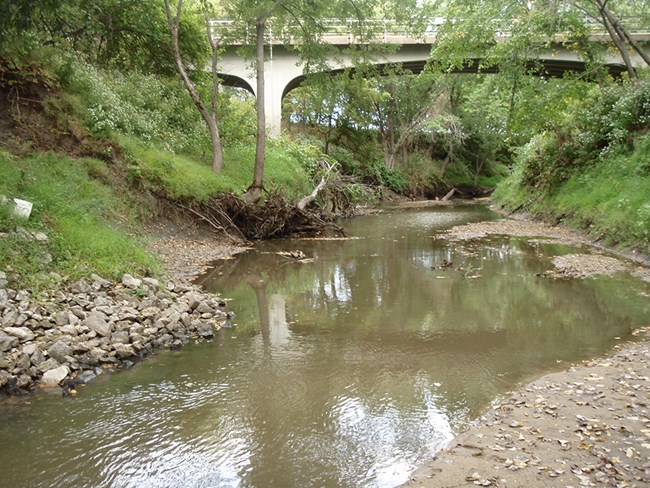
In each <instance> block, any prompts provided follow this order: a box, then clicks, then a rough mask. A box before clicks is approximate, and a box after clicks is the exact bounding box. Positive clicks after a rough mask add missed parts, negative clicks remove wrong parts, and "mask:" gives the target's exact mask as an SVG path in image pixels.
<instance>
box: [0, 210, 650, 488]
mask: <svg viewBox="0 0 650 488" xmlns="http://www.w3.org/2000/svg"><path fill="white" fill-rule="evenodd" d="M496 218H498V217H497V216H496V215H495V214H493V213H492V212H491V211H490V210H489V209H487V208H486V207H483V206H480V205H454V206H450V207H440V208H429V209H411V210H399V211H398V210H387V211H385V212H384V213H382V214H381V215H377V216H367V217H359V218H355V219H353V220H351V221H349V222H346V225H345V227H346V229H347V230H348V233H349V234H350V235H351V236H355V238H354V239H349V240H279V241H268V242H263V243H260V244H259V245H258V246H257V247H256V248H255V249H254V250H251V251H249V252H246V253H244V254H241V255H239V256H237V257H235V258H234V259H230V260H224V261H220V262H217V263H215V264H214V267H213V268H212V269H211V270H210V271H209V272H208V273H206V274H205V275H204V276H202V277H201V278H200V282H201V283H202V284H203V286H205V287H206V288H207V289H208V290H214V291H218V292H219V293H220V294H222V295H223V296H226V297H230V298H231V299H232V300H231V301H230V302H229V307H230V309H232V310H233V311H234V312H235V313H236V316H235V318H234V319H233V320H232V322H233V324H232V325H233V327H232V328H229V329H222V330H221V331H219V333H218V334H217V335H216V336H215V338H214V340H212V341H206V342H199V343H196V344H188V345H186V346H185V347H183V349H181V350H179V351H165V352H162V353H160V354H158V355H156V356H155V357H154V358H150V359H148V360H146V361H143V362H141V363H139V364H137V365H136V366H135V367H133V368H131V369H129V370H124V371H120V372H118V373H115V374H112V375H102V376H100V377H99V378H97V379H96V380H95V381H94V382H93V383H91V384H90V385H89V386H86V387H82V388H79V391H78V394H77V396H76V397H74V398H61V397H60V396H59V395H51V394H46V393H43V392H39V393H37V394H35V395H32V396H30V397H29V398H13V399H9V400H3V401H1V402H0V465H1V466H2V467H3V469H2V474H1V475H0V486H2V487H11V488H22V487H25V488H27V487H30V488H37V487H51V486H60V487H90V486H92V487H120V488H121V487H133V488H135V487H138V488H143V487H151V488H153V487H156V488H159V487H170V488H171V487H174V488H176V487H178V488H181V487H183V488H186V487H235V486H246V487H260V488H262V487H278V488H280V487H283V488H290V487H307V486H318V487H360V486H370V487H391V486H395V485H397V484H399V483H401V482H404V481H406V480H407V479H408V475H409V473H410V472H411V471H412V470H413V469H414V468H415V467H417V466H418V465H419V464H421V463H423V462H425V461H427V460H429V459H430V458H431V457H432V456H433V454H434V453H435V452H436V451H438V450H439V449H441V448H442V447H443V446H444V445H445V444H446V442H448V441H449V440H450V439H451V438H452V436H453V435H454V433H457V432H459V431H461V430H462V429H463V428H465V427H466V425H467V423H468V422H469V421H471V419H473V418H476V417H477V416H478V415H480V413H481V412H482V411H483V410H484V409H486V408H487V407H488V406H489V404H490V402H491V401H492V400H493V399H494V398H495V397H496V396H497V395H499V394H501V393H504V392H507V391H508V390H509V389H512V388H514V387H516V386H517V385H518V384H520V383H521V382H525V381H528V380H531V379H532V378H534V377H537V376H539V375H541V374H543V373H545V372H548V371H552V370H558V369H564V368H567V367H568V366H569V364H570V363H573V362H579V361H581V360H584V359H589V358H592V357H595V356H597V355H601V354H605V353H607V352H608V351H609V350H611V348H612V347H613V346H614V345H615V344H617V343H620V342H622V341H625V340H629V339H631V338H632V332H633V331H634V330H635V329H636V328H638V327H640V326H644V325H648V323H647V317H648V316H649V315H650V314H649V312H650V306H649V305H648V300H647V295H646V296H644V294H647V293H648V291H650V290H649V289H648V285H647V284H644V283H642V282H641V281H639V280H637V279H634V278H632V277H630V276H629V275H628V274H623V273H619V274H617V275H614V276H612V277H605V276H601V277H594V278H589V279H585V280H577V279H567V280H554V279H551V278H544V277H540V276H538V274H539V273H543V272H544V271H548V270H550V269H551V268H552V264H551V258H552V257H553V256H557V255H561V254H566V253H571V252H576V248H575V247H571V246H566V245H558V244H548V243H542V242H538V241H535V240H533V239H525V238H514V237H488V238H484V239H481V240H477V241H472V242H466V243H462V244H461V243H450V242H447V241H445V240H441V239H434V238H433V237H432V236H435V234H436V233H437V232H439V231H441V230H444V229H447V228H449V227H451V226H453V225H459V224H463V223H467V222H475V221H481V220H490V219H496ZM292 250H301V251H302V252H304V253H305V255H306V256H307V258H309V259H308V260H307V262H296V261H295V260H293V259H291V258H289V257H285V256H283V255H282V254H278V253H279V252H286V251H292ZM585 252H587V251H585Z"/></svg>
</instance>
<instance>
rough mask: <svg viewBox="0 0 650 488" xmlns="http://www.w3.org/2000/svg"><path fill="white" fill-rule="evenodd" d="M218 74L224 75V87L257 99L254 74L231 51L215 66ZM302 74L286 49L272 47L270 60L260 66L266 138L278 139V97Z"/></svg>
mask: <svg viewBox="0 0 650 488" xmlns="http://www.w3.org/2000/svg"><path fill="white" fill-rule="evenodd" d="M219 72H220V73H223V74H225V75H227V84H235V85H237V86H240V87H243V88H245V89H246V90H247V91H249V92H250V93H252V94H253V95H255V96H257V93H256V92H257V81H256V79H255V76H256V75H255V70H254V69H253V68H252V66H251V63H250V62H247V61H245V60H244V59H243V58H241V57H240V56H239V55H238V54H237V53H236V52H235V51H230V50H227V51H226V52H225V53H224V54H223V56H222V58H221V63H220V65H219ZM302 74H303V70H302V66H301V64H300V63H299V60H298V57H297V56H296V55H295V54H294V53H289V52H288V51H287V50H286V49H279V48H278V47H277V46H274V49H273V57H272V58H271V59H269V60H267V61H266V62H265V63H264V95H265V97H264V112H265V118H266V127H267V131H268V134H269V135H270V136H272V137H278V136H279V135H280V134H281V125H282V96H283V95H284V90H285V88H286V87H287V86H288V85H289V83H290V82H291V81H292V80H294V79H295V78H298V77H299V76H302Z"/></svg>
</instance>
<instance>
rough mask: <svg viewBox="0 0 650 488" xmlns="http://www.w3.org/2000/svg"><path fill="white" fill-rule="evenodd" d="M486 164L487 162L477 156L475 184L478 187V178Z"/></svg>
mask: <svg viewBox="0 0 650 488" xmlns="http://www.w3.org/2000/svg"><path fill="white" fill-rule="evenodd" d="M484 164H485V160H484V159H483V158H482V157H480V156H478V155H477V156H476V174H475V175H474V184H475V185H478V177H479V175H480V174H481V170H482V169H483V165H484Z"/></svg>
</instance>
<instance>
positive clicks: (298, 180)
mask: <svg viewBox="0 0 650 488" xmlns="http://www.w3.org/2000/svg"><path fill="white" fill-rule="evenodd" d="M112 137H113V139H114V140H115V141H117V143H118V145H119V147H120V150H121V151H122V152H123V154H124V155H125V159H126V163H127V167H128V173H129V175H130V177H131V178H132V180H134V181H138V182H140V183H141V184H142V185H143V186H144V187H145V188H147V189H149V190H151V191H153V192H154V193H156V194H162V195H165V196H166V197H168V198H170V199H172V200H177V201H181V202H205V201H206V200H208V199H210V198H212V197H215V196H217V195H219V194H221V193H235V194H241V193H243V192H245V191H246V189H247V188H248V186H249V185H250V184H251V182H252V180H253V167H254V163H255V147H251V146H247V145H240V144H236V145H233V146H229V147H226V148H225V149H224V164H223V170H222V173H221V174H216V173H214V171H212V168H211V167H210V166H208V165H207V164H205V163H203V162H199V161H196V160H194V159H192V158H189V157H186V156H183V155H180V154H173V153H171V152H168V151H163V150H160V149H157V148H152V147H150V146H144V145H142V144H141V143H140V142H139V141H138V140H136V139H134V138H131V137H126V136H122V135H118V134H113V135H112ZM283 142H285V144H282V143H281V142H274V141H270V144H269V146H268V148H267V154H266V163H265V172H264V181H265V187H266V188H267V189H271V188H279V189H281V190H282V193H283V194H284V195H285V196H287V197H288V198H290V199H291V198H294V199H295V198H298V197H300V196H304V195H305V194H307V193H309V192H310V191H311V189H310V186H309V181H308V178H307V174H306V171H305V169H304V166H305V164H306V160H305V159H306V158H307V157H309V156H308V155H306V154H303V153H301V151H300V149H301V147H300V145H299V144H295V143H291V142H289V141H283ZM303 152H304V151H303Z"/></svg>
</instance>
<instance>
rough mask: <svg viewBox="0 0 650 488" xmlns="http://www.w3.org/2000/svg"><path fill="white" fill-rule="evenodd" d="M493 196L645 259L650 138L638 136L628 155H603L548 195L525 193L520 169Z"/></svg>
mask: <svg viewBox="0 0 650 488" xmlns="http://www.w3.org/2000/svg"><path fill="white" fill-rule="evenodd" d="M493 197H494V198H495V200H496V201H497V202H499V203H500V204H502V205H504V206H505V207H507V208H510V209H514V208H517V207H522V208H524V209H526V210H528V211H531V212H533V213H534V214H536V215H538V216H541V217H546V218H553V219H559V218H561V219H563V220H564V221H565V222H566V223H568V224H570V225H573V226H574V227H578V228H581V229H584V230H587V231H588V233H589V234H590V236H591V237H593V238H596V239H603V240H604V241H605V242H606V243H608V244H614V245H618V246H619V247H621V248H623V249H638V250H640V251H642V252H644V253H646V254H648V253H650V134H645V135H643V136H641V137H640V138H639V139H638V140H637V142H636V144H635V147H634V149H633V150H632V151H623V150H620V151H618V152H611V153H609V154H606V155H602V156H601V158H600V159H599V160H597V161H594V162H593V164H592V165H590V166H589V167H586V168H582V169H580V170H579V171H576V172H575V173H574V174H572V175H571V176H570V177H569V178H568V179H567V180H566V181H565V182H563V183H561V184H560V185H559V186H557V187H555V188H553V190H552V192H549V193H541V192H536V191H535V190H534V189H531V188H526V187H525V186H524V185H523V184H522V170H521V167H517V168H515V171H514V172H513V174H512V175H511V176H509V177H508V178H507V179H506V180H505V181H504V182H503V183H502V184H500V185H499V186H498V188H497V191H495V193H494V195H493Z"/></svg>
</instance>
